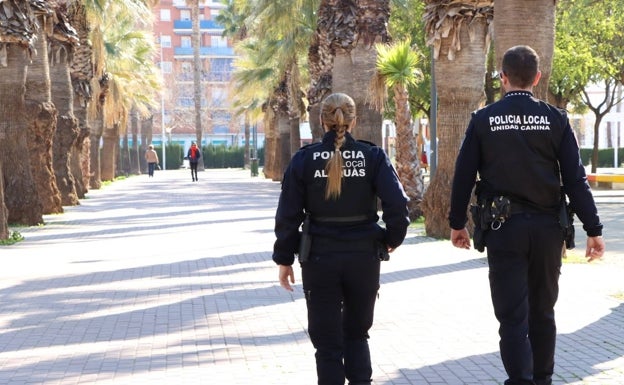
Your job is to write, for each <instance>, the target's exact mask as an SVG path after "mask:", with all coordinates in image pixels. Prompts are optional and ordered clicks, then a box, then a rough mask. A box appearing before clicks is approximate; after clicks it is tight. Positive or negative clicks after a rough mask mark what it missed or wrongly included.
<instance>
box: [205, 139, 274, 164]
mask: <svg viewBox="0 0 624 385" xmlns="http://www.w3.org/2000/svg"><path fill="white" fill-rule="evenodd" d="M202 157H203V158H204V168H243V167H244V165H245V148H244V147H240V146H229V147H227V146H226V145H224V144H221V145H217V146H215V145H213V144H209V145H207V146H203V147H202ZM258 158H259V159H258V162H259V164H264V148H260V149H258Z"/></svg>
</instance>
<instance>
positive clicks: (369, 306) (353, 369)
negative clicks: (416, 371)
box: [302, 252, 380, 385]
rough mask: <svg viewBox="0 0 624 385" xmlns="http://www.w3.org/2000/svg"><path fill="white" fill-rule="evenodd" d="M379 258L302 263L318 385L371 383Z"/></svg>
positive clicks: (372, 255)
mask: <svg viewBox="0 0 624 385" xmlns="http://www.w3.org/2000/svg"><path fill="white" fill-rule="evenodd" d="M379 264H380V261H379V259H378V258H377V257H376V256H375V253H374V252H371V253H370V254H357V255H355V254H350V255H349V254H339V255H332V256H315V255H311V256H310V260H309V261H307V262H305V263H303V264H302V279H303V289H304V292H305V296H306V304H307V308H308V333H309V334H310V339H311V341H312V344H313V345H314V348H315V349H316V353H315V358H316V371H317V375H318V384H319V385H343V384H344V383H345V378H346V379H347V380H348V381H349V384H350V385H355V384H370V383H371V381H372V367H371V359H370V351H369V347H368V337H369V336H368V330H369V329H370V328H371V326H372V325H373V313H374V309H375V300H376V299H377V292H378V291H379Z"/></svg>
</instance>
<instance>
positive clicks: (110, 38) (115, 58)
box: [101, 10, 160, 180]
mask: <svg viewBox="0 0 624 385" xmlns="http://www.w3.org/2000/svg"><path fill="white" fill-rule="evenodd" d="M135 16H136V15H133V14H128V13H126V12H124V10H120V12H119V13H117V14H116V15H115V17H114V18H110V19H107V20H106V21H105V24H104V26H107V24H108V23H109V22H111V23H112V22H114V28H112V25H110V26H109V27H106V28H104V30H105V31H106V32H105V34H104V35H103V38H104V41H103V45H104V49H105V52H106V59H105V63H106V68H107V73H108V74H109V82H108V84H109V87H108V89H109V93H108V95H107V98H106V99H105V103H104V104H103V112H104V114H103V117H104V130H103V148H102V157H101V160H102V165H101V178H102V180H112V179H113V178H114V177H115V176H116V175H117V172H116V170H117V169H119V168H117V167H116V163H117V161H119V160H121V159H122V158H123V157H121V156H118V155H119V154H120V148H119V139H120V135H121V136H123V137H127V126H128V124H127V123H128V121H129V115H130V111H131V110H133V109H135V110H136V111H137V113H139V115H141V116H147V115H148V114H149V107H156V104H155V101H156V99H157V98H156V92H158V91H159V90H160V84H159V82H158V81H157V80H156V79H157V75H156V68H155V67H154V64H153V61H152V57H153V54H154V51H155V49H154V44H153V38H152V36H151V33H148V32H147V31H146V30H141V29H140V27H142V26H141V25H139V24H138V23H137V22H136V19H135ZM126 143H127V142H126ZM125 151H126V157H129V153H128V147H127V144H126V146H125Z"/></svg>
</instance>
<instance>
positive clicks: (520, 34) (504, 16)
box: [494, 0, 556, 100]
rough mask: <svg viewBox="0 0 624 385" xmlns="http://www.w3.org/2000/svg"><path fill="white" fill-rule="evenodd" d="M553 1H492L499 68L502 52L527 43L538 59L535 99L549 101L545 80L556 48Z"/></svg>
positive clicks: (554, 2) (554, 6) (548, 75)
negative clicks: (538, 75) (539, 78)
mask: <svg viewBox="0 0 624 385" xmlns="http://www.w3.org/2000/svg"><path fill="white" fill-rule="evenodd" d="M555 11H556V0H553V1H543V0H496V1H495V2H494V12H495V14H496V16H495V17H494V47H495V51H496V63H497V64H498V68H499V69H500V66H501V63H502V61H503V54H504V53H505V51H506V50H507V49H509V48H511V47H513V46H515V45H519V44H528V45H530V46H531V47H532V48H533V49H534V50H535V51H537V54H538V55H539V57H540V70H541V71H542V78H541V80H540V82H539V84H538V85H537V87H535V88H534V92H535V96H537V97H538V98H540V99H544V100H546V99H547V98H548V80H549V79H550V72H551V68H552V57H553V52H554V46H555Z"/></svg>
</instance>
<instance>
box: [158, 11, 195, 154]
mask: <svg viewBox="0 0 624 385" xmlns="http://www.w3.org/2000/svg"><path fill="white" fill-rule="evenodd" d="M191 3H192V4H191V21H192V23H193V30H192V34H193V35H192V39H191V40H192V44H193V101H194V103H195V135H196V136H197V146H199V148H201V147H202V136H203V129H202V122H201V108H202V105H201V94H202V89H201V73H202V62H201V57H200V49H201V30H200V28H199V27H200V25H199V0H192V1H191ZM163 124H164V123H163ZM202 163H203V162H202Z"/></svg>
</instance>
